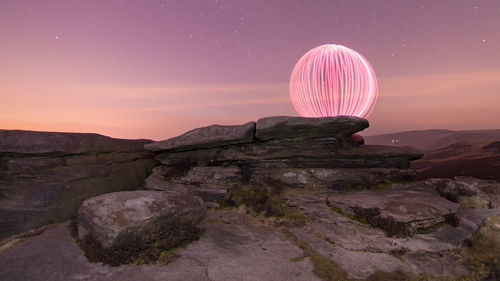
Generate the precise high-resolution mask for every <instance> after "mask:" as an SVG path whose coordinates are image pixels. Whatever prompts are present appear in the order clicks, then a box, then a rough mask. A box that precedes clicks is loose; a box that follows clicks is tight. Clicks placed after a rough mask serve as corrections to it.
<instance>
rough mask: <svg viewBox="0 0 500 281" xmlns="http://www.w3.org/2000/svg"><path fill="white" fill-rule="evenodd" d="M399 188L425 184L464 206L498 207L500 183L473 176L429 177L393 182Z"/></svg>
mask: <svg viewBox="0 0 500 281" xmlns="http://www.w3.org/2000/svg"><path fill="white" fill-rule="evenodd" d="M393 186H394V187H397V188H400V189H411V188H414V187H422V186H425V187H426V188H428V189H433V190H435V191H436V192H437V193H439V194H440V195H441V196H442V197H444V198H446V199H448V200H450V201H452V202H456V203H459V204H461V205H462V206H465V207H472V208H481V209H491V208H500V183H499V182H498V181H495V180H481V179H476V178H473V177H463V176H460V177H455V178H454V179H448V178H431V179H427V180H422V181H414V182H406V183H398V184H394V185H393Z"/></svg>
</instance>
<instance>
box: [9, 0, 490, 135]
mask: <svg viewBox="0 0 500 281" xmlns="http://www.w3.org/2000/svg"><path fill="white" fill-rule="evenodd" d="M275 2H276V3H275ZM275 2H269V1H245V2H241V3H240V2H238V1H234V2H224V1H219V2H213V1H181V0H172V1H168V2H163V1H135V2H134V1H122V0H120V1H118V0H109V1H95V0H90V1H55V0H49V1H30V0H26V1H18V0H5V1H3V2H2V9H0V36H1V37H2V43H1V44H0V129H21V130H40V131H61V132H95V133H100V134H103V135H108V136H112V137H116V138H148V139H154V140H162V139H166V138H170V137H173V136H176V135H179V134H182V133H184V132H186V131H188V130H191V129H193V128H197V127H201V126H206V125H211V124H228V125H229V124H242V123H245V122H248V121H251V120H257V119H259V118H262V117H265V116H273V115H292V116H297V113H296V112H295V110H294V108H293V106H292V103H291V101H290V98H289V92H288V85H289V78H290V74H291V72H292V68H293V66H294V64H295V63H296V62H297V60H298V59H299V58H300V56H301V55H302V54H304V53H305V52H306V51H307V50H309V49H311V48H313V47H315V46H318V45H322V44H328V43H338V44H342V45H344V46H347V47H350V48H353V49H354V50H357V51H359V53H361V54H363V56H366V58H367V59H368V60H369V61H370V63H371V64H372V66H373V68H374V70H375V72H376V74H377V79H378V85H379V98H378V102H377V104H376V106H375V108H374V110H373V112H372V114H371V115H370V116H369V118H368V119H369V121H370V128H368V129H367V130H365V131H364V132H362V134H364V135H374V134H381V133H391V132H397V131H403V130H424V129H437V128H439V129H451V130H473V129H499V128H500V121H499V120H500V110H499V109H500V56H499V55H498V50H500V32H499V30H500V21H499V20H498V9H500V7H499V6H498V2H496V1H487V0H485V1H483V2H481V5H479V7H478V8H475V9H474V8H473V7H472V6H470V7H469V4H468V3H467V1H444V2H446V3H445V4H446V5H442V3H441V2H440V3H437V2H436V1H429V2H428V4H429V5H427V6H426V7H424V8H422V6H421V4H419V3H416V2H419V1H415V3H412V2H407V1H386V2H384V3H382V4H381V3H374V2H375V1H366V2H363V3H364V4H363V5H361V4H359V3H357V2H356V1H346V2H347V3H336V4H335V5H334V6H331V5H330V4H329V3H330V2H331V1H319V2H317V4H318V5H308V3H309V2H308V1H306V0H299V1H295V2H294V3H291V2H290V4H287V5H288V6H287V12H283V3H278V2H279V1H275ZM424 2H425V1H424ZM287 3H288V2H287ZM422 5H423V4H422ZM263 11H266V12H263ZM298 14H300V15H301V16H300V17H298V16H297V15H298ZM353 15H356V16H353ZM373 15H375V16H373Z"/></svg>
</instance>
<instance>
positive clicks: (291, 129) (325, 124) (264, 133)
mask: <svg viewBox="0 0 500 281" xmlns="http://www.w3.org/2000/svg"><path fill="white" fill-rule="evenodd" d="M366 128H368V121H367V120H366V119H362V118H357V117H352V116H337V117H323V118H307V117H291V116H273V117H265V118H261V119H259V120H258V121H257V129H256V132H255V137H257V138H258V139H260V140H272V139H294V138H338V139H342V138H346V137H350V136H351V135H352V134H354V133H356V132H359V131H361V130H364V129H366Z"/></svg>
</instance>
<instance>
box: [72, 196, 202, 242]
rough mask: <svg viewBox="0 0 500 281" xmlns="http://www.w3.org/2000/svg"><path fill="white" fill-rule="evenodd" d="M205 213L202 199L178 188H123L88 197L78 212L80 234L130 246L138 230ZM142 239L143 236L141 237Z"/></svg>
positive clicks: (192, 220) (192, 219)
mask: <svg viewBox="0 0 500 281" xmlns="http://www.w3.org/2000/svg"><path fill="white" fill-rule="evenodd" d="M204 214H205V205H204V204H203V201H202V200H201V199H200V198H197V197H195V196H190V195H187V194H183V193H180V192H175V191H145V190H141V191H139V190H138V191H123V192H114V193H108V194H103V195H100V196H97V197H93V198H90V199H88V200H85V201H84V202H83V204H82V206H81V207H80V209H79V211H78V216H77V222H78V236H79V237H80V239H86V238H87V237H88V236H90V237H92V238H93V239H95V240H97V241H98V242H99V243H100V245H101V246H103V247H105V248H109V247H112V246H113V247H116V246H121V245H126V244H128V243H130V241H131V239H133V238H135V237H137V235H138V233H147V232H148V229H150V228H151V229H152V227H153V226H154V225H155V224H156V223H158V222H160V221H162V220H169V219H171V218H174V217H175V218H180V219H181V220H182V221H184V222H186V223H190V224H195V223H196V222H198V221H199V220H200V219H201V218H202V217H203V216H204ZM139 238H140V237H139Z"/></svg>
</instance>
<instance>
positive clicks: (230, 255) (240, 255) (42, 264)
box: [0, 191, 500, 281]
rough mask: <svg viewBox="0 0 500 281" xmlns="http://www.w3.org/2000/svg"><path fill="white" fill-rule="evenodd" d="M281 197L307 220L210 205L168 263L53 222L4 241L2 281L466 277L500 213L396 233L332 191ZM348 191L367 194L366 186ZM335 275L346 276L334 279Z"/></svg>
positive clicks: (469, 213)
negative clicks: (135, 261)
mask: <svg viewBox="0 0 500 281" xmlns="http://www.w3.org/2000/svg"><path fill="white" fill-rule="evenodd" d="M374 192H377V191H374ZM385 192H387V191H385ZM283 196H284V197H285V198H286V199H287V202H288V204H289V205H290V206H294V207H296V208H298V209H300V210H301V211H302V212H303V214H304V215H305V216H307V217H308V221H307V223H306V224H305V225H299V226H283V225H278V224H277V222H276V221H275V220H272V219H271V220H270V219H262V218H256V217H254V216H251V215H248V214H246V212H245V211H244V210H242V208H240V209H218V210H214V209H209V210H208V212H207V215H206V217H205V219H204V220H203V222H202V224H201V227H202V228H203V229H204V234H203V235H202V237H201V238H200V239H199V240H197V241H194V242H193V243H191V244H190V245H189V246H187V247H186V248H180V249H177V250H176V251H175V252H174V254H173V255H172V256H171V258H172V259H171V262H170V263H168V264H167V265H125V266H120V267H109V266H103V265H101V264H97V263H89V262H88V261H87V260H86V259H85V257H84V255H83V252H82V250H81V249H80V248H79V247H78V246H77V245H76V244H75V242H74V241H73V239H72V237H71V233H70V230H69V223H68V222H66V223H63V224H59V225H54V226H51V227H48V228H46V229H45V230H44V231H43V232H42V233H41V234H39V235H36V236H33V237H31V238H29V239H27V240H25V241H23V242H21V243H18V244H17V245H13V246H10V247H7V246H6V245H4V247H3V249H2V247H0V280H54V281H57V280H121V281H127V280H183V281H185V280H213V281H215V280H348V279H349V280H352V279H365V278H369V277H370V276H371V275H373V274H374V273H375V272H376V271H377V270H383V271H386V272H393V271H395V270H402V271H405V272H410V273H411V274H415V275H418V274H431V275H434V276H446V275H462V276H465V275H467V274H468V271H467V269H466V267H465V266H464V263H463V259H462V258H461V257H460V256H459V254H458V253H459V252H458V251H457V250H459V249H460V248H461V247H462V242H463V241H462V239H465V237H469V236H471V235H472V234H473V232H475V230H477V228H478V227H479V226H480V225H481V224H482V217H484V216H486V215H490V216H491V215H496V216H498V215H500V210H498V209H490V210H483V211H477V210H472V209H468V208H466V209H463V208H460V210H459V211H458V212H457V214H458V215H459V216H460V217H461V221H460V223H459V224H458V225H457V226H451V225H448V224H440V225H439V227H438V228H437V229H435V230H432V231H430V232H426V233H420V234H415V235H413V236H411V237H390V236H388V235H387V233H385V231H383V230H382V229H379V228H376V227H372V226H371V225H368V224H366V223H363V222H360V221H359V218H356V217H353V216H348V215H346V214H341V213H339V212H336V211H335V210H332V207H331V206H328V204H327V203H326V202H327V199H328V198H329V197H331V196H335V195H334V194H333V195H332V193H328V192H310V191H309V192H306V193H304V192H301V191H294V192H288V193H285V194H284V195H283ZM349 196H350V197H351V199H352V198H363V196H364V198H366V191H365V192H360V193H356V192H351V193H350V195H349ZM330 201H331V200H330ZM346 202H347V201H346ZM356 204H358V203H356ZM358 205H359V204H358ZM414 207H415V208H417V207H418V206H416V205H415V206H414ZM428 207H429V206H428ZM337 275H338V276H340V277H339V278H342V279H335V278H333V277H332V276H337ZM375 280H376V279H375ZM424 280H425V279H424ZM451 280H453V279H451ZM467 280H474V279H467Z"/></svg>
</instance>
